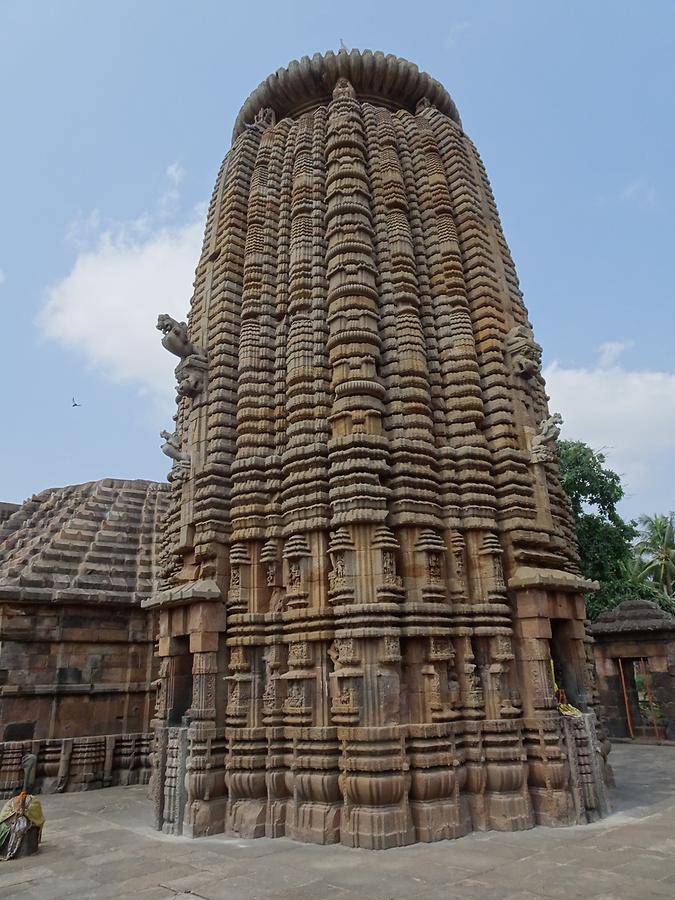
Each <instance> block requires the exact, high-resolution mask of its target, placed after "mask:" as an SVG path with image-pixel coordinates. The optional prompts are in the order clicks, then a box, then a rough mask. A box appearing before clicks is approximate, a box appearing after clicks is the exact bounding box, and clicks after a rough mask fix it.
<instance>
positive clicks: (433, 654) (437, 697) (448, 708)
mask: <svg viewBox="0 0 675 900" xmlns="http://www.w3.org/2000/svg"><path fill="white" fill-rule="evenodd" d="M454 661H455V650H454V648H453V646H452V641H451V640H450V638H445V637H431V638H429V644H428V649H427V661H426V663H425V665H424V666H422V675H423V676H424V695H425V706H426V710H425V712H426V721H430V722H450V721H453V720H454V719H458V718H459V717H460V716H461V711H460V694H461V692H460V686H459V680H458V678H457V673H456V672H455V671H454Z"/></svg>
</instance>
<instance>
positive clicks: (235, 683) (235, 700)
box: [224, 646, 253, 728]
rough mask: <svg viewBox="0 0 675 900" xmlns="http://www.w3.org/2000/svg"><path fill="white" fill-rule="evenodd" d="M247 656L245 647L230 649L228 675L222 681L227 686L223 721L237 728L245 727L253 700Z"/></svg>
mask: <svg viewBox="0 0 675 900" xmlns="http://www.w3.org/2000/svg"><path fill="white" fill-rule="evenodd" d="M248 654H249V651H248V650H247V648H246V647H241V646H236V647H232V648H231V649H230V660H229V663H228V668H229V671H230V674H229V675H226V676H225V679H224V680H225V683H226V684H227V705H226V707H225V721H226V723H227V724H228V725H230V726H234V727H238V728H244V727H246V724H247V722H248V715H249V708H250V705H251V700H252V698H253V690H252V688H253V673H252V672H251V665H250V661H249V656H248Z"/></svg>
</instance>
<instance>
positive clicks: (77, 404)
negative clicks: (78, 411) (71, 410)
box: [72, 397, 82, 406]
mask: <svg viewBox="0 0 675 900" xmlns="http://www.w3.org/2000/svg"><path fill="white" fill-rule="evenodd" d="M72 399H73V406H82V404H81V403H76V402H75V398H74V397H73V398H72Z"/></svg>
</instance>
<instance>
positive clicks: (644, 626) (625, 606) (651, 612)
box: [591, 600, 675, 634]
mask: <svg viewBox="0 0 675 900" xmlns="http://www.w3.org/2000/svg"><path fill="white" fill-rule="evenodd" d="M591 631H592V633H593V634H618V633H622V632H628V631H675V616H673V615H671V614H670V613H669V612H666V610H665V609H661V607H660V606H657V604H656V603H652V602H651V601H649V600H624V602H623V603H620V604H619V605H618V606H615V607H614V609H610V610H608V611H607V612H604V613H603V614H602V615H601V616H599V617H598V620H597V621H596V622H595V623H594V624H593V625H592V626H591Z"/></svg>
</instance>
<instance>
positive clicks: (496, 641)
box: [490, 632, 522, 719]
mask: <svg viewBox="0 0 675 900" xmlns="http://www.w3.org/2000/svg"><path fill="white" fill-rule="evenodd" d="M490 657H491V660H492V662H491V663H490V676H491V679H492V687H493V689H494V690H495V692H496V693H497V695H498V699H499V704H500V707H499V716H500V718H502V719H515V718H518V717H520V716H521V715H522V700H521V698H520V694H519V692H518V691H516V690H511V688H510V686H509V675H510V671H511V666H512V664H513V660H514V653H513V643H512V640H511V635H510V634H508V633H506V632H501V633H499V634H495V635H494V637H492V638H490Z"/></svg>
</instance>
